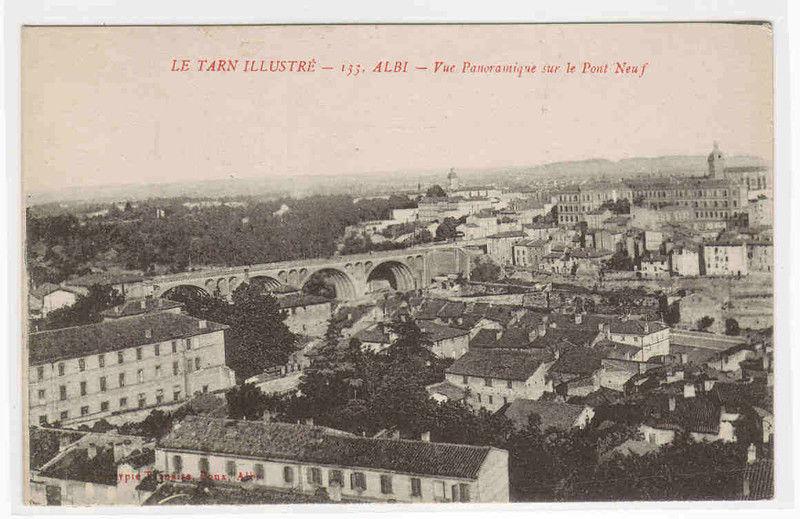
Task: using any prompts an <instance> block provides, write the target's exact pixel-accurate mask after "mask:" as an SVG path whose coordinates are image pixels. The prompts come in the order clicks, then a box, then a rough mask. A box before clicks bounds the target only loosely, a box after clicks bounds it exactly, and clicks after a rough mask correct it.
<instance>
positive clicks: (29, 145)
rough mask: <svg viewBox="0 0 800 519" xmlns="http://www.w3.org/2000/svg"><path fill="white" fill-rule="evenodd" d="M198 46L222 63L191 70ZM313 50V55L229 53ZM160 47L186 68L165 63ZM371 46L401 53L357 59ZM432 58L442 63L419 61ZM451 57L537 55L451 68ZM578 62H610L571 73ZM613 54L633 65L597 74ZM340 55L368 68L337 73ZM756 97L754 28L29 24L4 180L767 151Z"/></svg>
mask: <svg viewBox="0 0 800 519" xmlns="http://www.w3.org/2000/svg"><path fill="white" fill-rule="evenodd" d="M217 58H226V59H238V60H239V64H238V67H239V69H238V70H237V71H236V72H227V73H226V72H197V71H195V70H194V69H195V67H196V61H195V60H198V59H217ZM312 58H313V59H315V60H316V66H317V69H316V71H315V72H313V73H291V74H289V73H269V72H267V73H262V72H254V73H247V72H243V71H242V70H241V68H242V67H243V64H244V60H248V59H250V60H252V59H255V60H257V61H260V60H262V59H263V60H267V61H269V60H276V59H283V60H292V59H296V60H311V59H312ZM173 59H178V60H180V59H189V60H192V69H193V70H192V71H190V72H173V71H172V70H171V68H172V63H173ZM383 60H389V61H391V62H394V61H398V60H400V61H408V63H409V64H408V69H409V71H408V72H407V73H397V74H389V73H373V72H370V71H369V70H371V69H372V68H373V67H374V65H375V64H376V63H378V62H379V61H383ZM435 61H445V62H446V63H449V64H455V65H456V67H455V68H456V71H457V72H456V73H434V72H433V70H432V68H433V65H434V62H435ZM464 61H470V62H472V63H477V64H505V63H510V64H513V63H520V64H523V65H529V64H530V65H536V66H537V72H536V73H534V74H526V75H524V76H523V77H516V76H514V75H508V74H460V73H458V72H460V71H461V67H462V65H463V62H464ZM587 61H588V62H592V63H593V64H597V65H602V64H605V63H608V64H609V66H610V67H611V73H609V74H582V73H581V70H582V64H583V63H584V62H587ZM617 61H619V62H623V61H627V62H629V63H630V64H633V65H641V64H643V63H648V65H647V67H646V69H645V72H644V74H643V75H641V77H639V75H638V74H630V75H623V74H613V68H614V63H615V62H617ZM567 62H571V63H574V64H577V70H576V72H575V73H570V74H566V73H564V72H563V70H564V67H565V65H566V64H567ZM348 63H359V64H361V65H362V67H364V68H366V69H367V70H368V72H367V73H364V74H360V75H358V76H356V77H352V76H351V77H347V76H345V75H344V74H342V73H341V72H340V67H341V65H342V64H348ZM545 64H550V65H559V66H560V67H561V68H560V69H559V71H558V72H556V73H552V74H545V73H542V67H543V66H544V65H545ZM322 66H332V67H334V70H323V69H321V67H322ZM417 66H427V67H428V70H416V69H415V67H417ZM772 106H773V105H772V33H771V31H770V30H769V28H768V27H765V26H747V25H732V24H639V25H630V24H617V25H603V24H581V25H467V26H463V25H452V26H441V25H439V26H436V25H432V26H397V25H394V26H391V25H389V26H386V25H385V26H373V25H360V26H347V25H339V26H239V27H225V26H209V27H89V28H87V27H28V28H25V29H24V30H23V39H22V164H23V185H24V189H25V190H26V192H28V193H36V192H42V191H52V190H58V189H63V188H74V187H83V186H87V187H89V186H91V187H96V186H101V185H114V184H129V183H159V182H184V181H185V182H191V181H192V180H212V179H221V178H231V177H234V178H243V179H246V178H270V177H276V176H281V175H306V174H308V175H337V174H338V175H340V174H354V173H361V172H373V171H411V170H434V169H437V168H441V169H442V170H447V169H449V168H450V167H455V168H457V169H458V168H469V169H474V168H484V167H485V168H495V167H504V166H532V165H537V164H542V163H547V162H556V161H567V160H582V159H588V158H607V159H611V160H618V159H620V158H627V157H636V156H661V155H681V154H691V155H696V154H705V153H708V152H709V151H710V149H711V145H712V142H713V141H719V143H720V147H721V148H722V150H723V151H724V152H726V153H728V154H730V155H754V156H758V157H761V158H763V159H765V160H767V161H770V160H771V158H772V145H773V144H772V143H773V134H772V109H773V108H772Z"/></svg>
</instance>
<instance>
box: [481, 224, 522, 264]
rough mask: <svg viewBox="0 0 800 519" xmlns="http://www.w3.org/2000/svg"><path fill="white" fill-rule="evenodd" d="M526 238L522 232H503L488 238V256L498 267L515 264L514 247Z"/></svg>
mask: <svg viewBox="0 0 800 519" xmlns="http://www.w3.org/2000/svg"><path fill="white" fill-rule="evenodd" d="M523 238H525V234H524V233H523V232H522V231H502V232H498V233H496V234H492V235H490V236H488V237H487V245H486V251H487V254H488V255H489V256H490V257H491V258H492V260H494V262H495V263H497V264H498V265H510V264H511V263H512V262H513V254H512V247H513V245H514V244H515V243H516V242H517V241H519V240H521V239H523Z"/></svg>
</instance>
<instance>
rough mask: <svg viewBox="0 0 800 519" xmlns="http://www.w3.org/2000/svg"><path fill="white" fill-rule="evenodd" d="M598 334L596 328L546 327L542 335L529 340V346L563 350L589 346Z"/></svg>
mask: <svg viewBox="0 0 800 519" xmlns="http://www.w3.org/2000/svg"><path fill="white" fill-rule="evenodd" d="M599 334H600V332H599V331H597V330H591V329H589V330H580V329H566V330H565V329H561V328H547V330H546V333H545V334H544V335H543V336H540V337H536V338H535V339H534V340H533V341H532V342H531V348H540V349H546V350H548V351H555V350H558V351H564V350H567V349H571V348H572V347H574V346H583V347H586V346H589V345H591V343H592V342H593V341H594V340H595V339H596V338H597V336H598V335H599Z"/></svg>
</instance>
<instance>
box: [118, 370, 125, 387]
mask: <svg viewBox="0 0 800 519" xmlns="http://www.w3.org/2000/svg"><path fill="white" fill-rule="evenodd" d="M119 387H125V373H120V374H119Z"/></svg>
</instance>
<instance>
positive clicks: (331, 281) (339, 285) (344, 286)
mask: <svg viewBox="0 0 800 519" xmlns="http://www.w3.org/2000/svg"><path fill="white" fill-rule="evenodd" d="M320 281H321V282H324V283H325V284H327V285H329V286H331V287H333V289H334V290H335V291H336V299H340V300H347V299H356V298H357V297H358V291H357V290H356V285H355V283H354V282H353V280H352V278H350V276H348V275H347V274H346V273H345V272H344V271H341V270H339V269H337V268H332V267H326V268H322V269H319V270H317V271H316V272H314V273H312V274H311V275H310V276H308V278H306V279H305V280H304V281H303V286H302V287H301V288H302V289H303V292H306V291H307V288H308V285H309V283H315V282H320Z"/></svg>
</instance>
